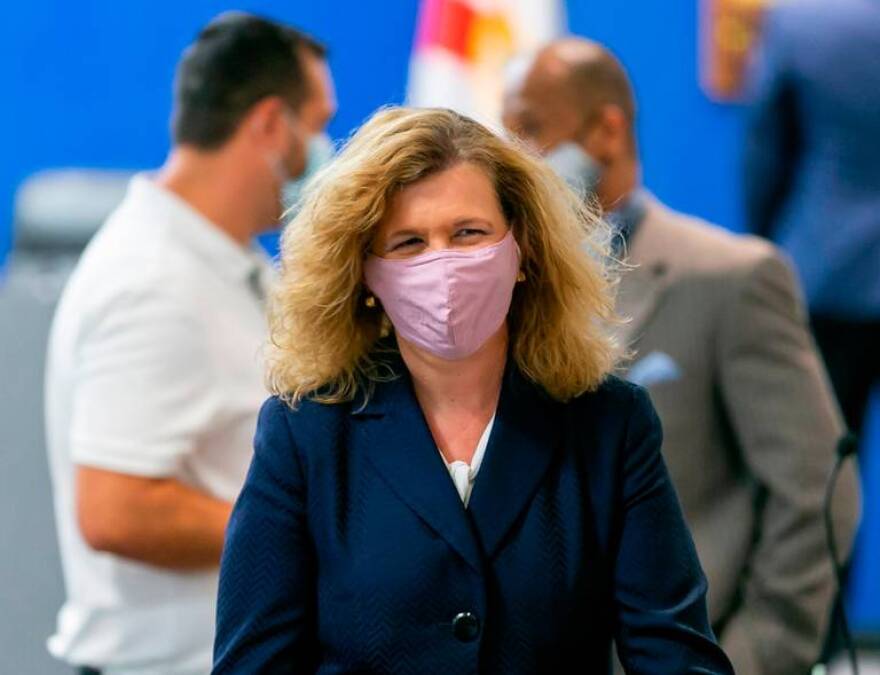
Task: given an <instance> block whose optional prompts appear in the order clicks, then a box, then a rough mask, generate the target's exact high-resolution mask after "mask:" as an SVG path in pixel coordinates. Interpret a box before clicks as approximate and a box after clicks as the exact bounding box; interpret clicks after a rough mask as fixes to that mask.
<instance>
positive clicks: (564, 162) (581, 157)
mask: <svg viewBox="0 0 880 675" xmlns="http://www.w3.org/2000/svg"><path fill="white" fill-rule="evenodd" d="M544 161H546V162H547V164H549V165H550V167H551V168H552V169H553V170H554V171H555V172H556V173H557V174H558V175H559V177H560V178H562V179H564V180H565V182H566V183H568V184H569V185H570V186H571V188H572V189H573V190H574V191H575V192H577V193H578V194H582V195H584V196H585V197H586V196H587V195H590V194H591V193H592V192H594V191H595V189H596V186H597V185H598V183H599V178H600V177H601V176H602V167H601V166H599V163H598V162H597V161H596V160H595V159H593V158H592V157H591V156H590V155H589V154H587V153H586V152H585V151H584V149H583V148H581V146H579V145H578V144H577V143H574V142H572V141H566V142H565V143H560V144H559V145H557V146H556V147H555V148H553V150H551V151H550V152H549V153H548V154H547V155H545V156H544Z"/></svg>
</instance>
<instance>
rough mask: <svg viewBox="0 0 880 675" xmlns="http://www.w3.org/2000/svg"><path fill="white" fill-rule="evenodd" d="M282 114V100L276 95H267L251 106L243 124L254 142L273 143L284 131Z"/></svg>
mask: <svg viewBox="0 0 880 675" xmlns="http://www.w3.org/2000/svg"><path fill="white" fill-rule="evenodd" d="M284 115H285V107H284V101H282V100H281V98H280V97H278V96H267V97H266V98H263V99H260V100H259V101H257V102H256V103H254V105H252V106H251V109H250V110H249V111H248V113H247V115H246V116H245V119H244V120H243V125H244V126H245V129H246V131H247V133H248V135H249V136H250V137H251V139H253V140H254V141H255V142H257V143H259V144H264V143H268V144H275V143H277V141H278V138H279V136H281V135H283V133H284V129H285V126H284Z"/></svg>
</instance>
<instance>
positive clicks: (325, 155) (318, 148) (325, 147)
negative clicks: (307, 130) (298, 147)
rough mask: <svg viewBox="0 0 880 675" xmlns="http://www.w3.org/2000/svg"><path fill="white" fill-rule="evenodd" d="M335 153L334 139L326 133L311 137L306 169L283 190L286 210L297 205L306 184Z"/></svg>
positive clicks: (283, 202)
mask: <svg viewBox="0 0 880 675" xmlns="http://www.w3.org/2000/svg"><path fill="white" fill-rule="evenodd" d="M334 154H335V148H334V146H333V141H332V140H331V139H330V136H328V135H327V134H326V133H323V132H322V133H320V134H315V135H314V136H312V137H311V138H310V139H309V146H308V148H306V168H305V170H304V171H303V172H302V174H300V175H299V176H298V177H297V178H295V179H293V180H289V181H287V183H285V185H284V188H283V189H282V192H281V203H282V205H283V206H284V210H285V212H286V211H288V210H289V209H294V208H295V207H296V205H297V204H298V203H299V200H300V198H301V197H302V192H303V188H304V187H305V185H306V184H307V183H308V182H309V180H311V179H312V178H313V177H314V175H315V174H316V173H318V171H320V170H321V169H322V168H323V167H324V166H325V165H326V164H328V163H329V162H330V160H331V159H333V155H334Z"/></svg>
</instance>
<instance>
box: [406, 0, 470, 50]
mask: <svg viewBox="0 0 880 675" xmlns="http://www.w3.org/2000/svg"><path fill="white" fill-rule="evenodd" d="M475 16H476V12H475V11H474V10H473V9H472V8H471V7H470V6H469V5H467V4H466V3H465V2H462V1H461V0H423V1H422V9H421V12H420V13H419V26H418V32H417V34H416V51H421V50H423V49H431V48H433V49H436V48H440V49H445V50H447V51H449V52H452V53H453V54H455V55H456V56H458V57H460V58H462V59H465V58H467V57H468V51H469V50H468V42H469V39H468V38H469V35H470V32H471V27H472V26H473V23H474V18H475Z"/></svg>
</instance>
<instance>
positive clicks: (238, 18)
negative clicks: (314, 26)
mask: <svg viewBox="0 0 880 675" xmlns="http://www.w3.org/2000/svg"><path fill="white" fill-rule="evenodd" d="M304 53H311V54H312V55H314V56H317V57H318V58H321V59H324V58H326V56H327V50H326V48H325V47H324V45H322V44H321V43H320V42H318V41H317V40H315V39H314V38H312V37H310V36H308V35H306V34H305V33H303V32H301V31H299V30H297V29H295V28H292V27H290V26H285V25H283V24H280V23H277V22H275V21H271V20H269V19H265V18H262V17H259V16H255V15H253V14H246V13H244V12H225V13H223V14H221V15H220V16H218V17H216V18H215V19H214V20H212V21H211V22H210V23H209V24H208V25H207V26H205V28H203V29H202V31H201V32H200V33H199V36H198V37H197V38H196V41H195V42H193V43H192V44H191V45H190V46H189V47H187V49H186V51H184V53H183V56H182V57H181V59H180V63H179V64H178V66H177V75H176V77H175V81H174V113H173V115H172V120H171V133H172V136H173V138H174V142H175V143H177V144H187V145H193V146H196V147H198V148H200V149H203V150H211V149H215V148H218V147H220V146H221V145H223V144H224V143H225V142H226V141H227V140H229V138H230V137H231V136H232V134H233V133H234V132H235V130H236V128H238V125H239V123H240V122H241V120H242V118H243V117H244V116H245V114H246V113H247V111H248V110H250V108H251V106H253V105H254V104H255V103H257V102H258V101H260V100H261V99H263V98H266V97H267V96H280V97H281V98H283V99H284V100H285V101H286V102H287V103H288V105H290V106H291V107H292V108H293V109H294V110H296V109H298V108H299V106H300V105H301V104H302V102H303V101H304V100H305V99H306V98H307V97H308V95H309V89H308V82H307V81H306V78H305V71H304V67H303V55H304Z"/></svg>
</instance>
